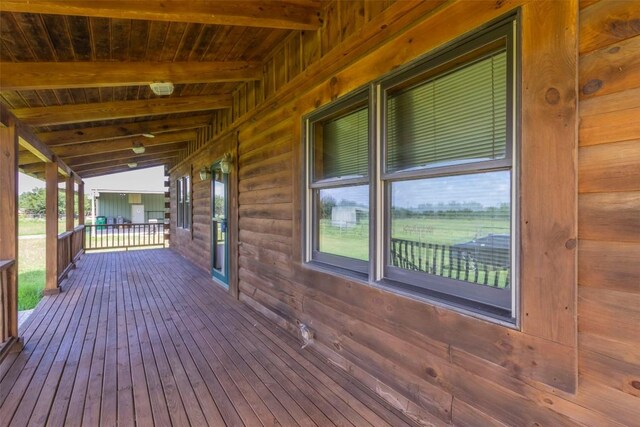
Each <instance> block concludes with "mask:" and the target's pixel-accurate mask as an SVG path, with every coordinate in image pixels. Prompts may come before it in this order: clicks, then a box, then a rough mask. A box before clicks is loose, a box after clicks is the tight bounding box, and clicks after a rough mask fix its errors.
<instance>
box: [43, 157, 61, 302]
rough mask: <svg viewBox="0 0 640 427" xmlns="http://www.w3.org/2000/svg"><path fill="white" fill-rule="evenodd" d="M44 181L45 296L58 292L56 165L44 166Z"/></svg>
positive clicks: (52, 163) (48, 164) (51, 163)
mask: <svg viewBox="0 0 640 427" xmlns="http://www.w3.org/2000/svg"><path fill="white" fill-rule="evenodd" d="M44 174H45V179H46V186H47V188H46V241H47V243H46V252H47V254H46V258H47V262H46V265H47V272H46V281H45V287H44V294H45V295H52V294H56V293H58V292H60V288H59V287H58V163H57V162H55V161H54V162H49V163H46V164H45V168H44Z"/></svg>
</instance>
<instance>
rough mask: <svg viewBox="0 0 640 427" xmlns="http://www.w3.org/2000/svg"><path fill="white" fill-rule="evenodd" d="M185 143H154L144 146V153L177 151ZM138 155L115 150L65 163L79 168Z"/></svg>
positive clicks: (74, 158)
mask: <svg viewBox="0 0 640 427" xmlns="http://www.w3.org/2000/svg"><path fill="white" fill-rule="evenodd" d="M185 146H186V143H184V142H176V143H173V144H164V145H156V146H154V147H148V148H146V150H145V152H144V155H150V154H155V155H158V154H164V153H169V152H172V151H179V150H182V149H183V148H185ZM137 156H140V154H135V153H134V152H133V151H129V150H123V151H115V152H112V153H108V154H105V155H100V156H96V155H91V154H88V155H86V156H78V157H72V158H70V159H67V164H68V165H69V166H71V167H72V168H74V170H75V169H80V168H82V167H84V166H86V165H92V164H96V163H102V162H104V161H105V160H107V159H108V160H125V159H133V158H134V157H137Z"/></svg>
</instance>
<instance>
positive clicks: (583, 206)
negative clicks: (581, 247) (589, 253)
mask: <svg viewBox="0 0 640 427" xmlns="http://www.w3.org/2000/svg"><path fill="white" fill-rule="evenodd" d="M579 210H580V227H579V236H580V238H581V239H589V240H603V241H615V242H636V243H637V242H640V192H638V191H633V192H619V193H588V194H582V195H581V196H580V200H579Z"/></svg>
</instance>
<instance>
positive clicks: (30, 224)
mask: <svg viewBox="0 0 640 427" xmlns="http://www.w3.org/2000/svg"><path fill="white" fill-rule="evenodd" d="M76 223H77V220H76ZM65 230H66V222H65V220H64V219H61V220H59V221H58V233H62V232H64V231H65ZM44 233H45V220H44V218H43V219H35V218H23V217H19V218H18V235H20V236H34V235H38V234H44Z"/></svg>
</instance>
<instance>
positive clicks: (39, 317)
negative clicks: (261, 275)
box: [0, 249, 411, 426]
mask: <svg viewBox="0 0 640 427" xmlns="http://www.w3.org/2000/svg"><path fill="white" fill-rule="evenodd" d="M63 289H64V292H62V293H61V294H59V295H56V296H51V297H45V299H44V300H43V301H42V302H41V303H40V305H39V306H38V307H37V309H36V310H35V312H34V313H33V314H32V315H31V316H30V317H29V319H28V320H27V321H26V322H25V324H24V325H23V326H22V330H21V335H22V336H23V337H24V341H25V347H24V349H23V351H21V352H20V353H13V354H10V355H8V357H7V358H6V359H5V360H4V361H3V362H2V364H0V379H1V380H0V424H1V425H27V424H30V425H43V424H48V425H54V426H56V425H70V426H73V425H105V426H106V425H115V424H116V423H118V424H120V425H132V424H133V423H134V422H135V423H137V424H140V425H151V424H155V425H162V426H164V425H175V426H186V425H214V426H222V425H232V426H238V425H250V426H257V425H283V426H293V425H301V426H311V425H319V426H327V425H345V426H350V425H353V426H365V425H374V426H382V425H392V426H403V425H411V423H410V421H408V420H407V419H406V418H405V417H403V416H402V415H401V414H400V413H399V412H397V411H395V410H394V409H391V408H390V407H389V406H388V405H387V404H386V403H384V402H383V401H381V400H380V399H379V398H378V397H376V396H375V395H374V394H373V393H372V392H370V391H369V390H368V389H366V388H365V387H364V386H362V385H361V384H359V383H357V382H356V381H355V380H353V379H351V378H350V377H348V376H347V375H346V374H345V373H343V372H341V371H339V370H337V368H335V367H333V366H330V365H329V364H327V363H326V362H324V361H323V360H322V359H321V358H320V357H318V356H316V355H315V354H314V353H313V351H309V350H301V349H300V344H299V343H298V342H297V340H295V339H294V338H293V337H291V336H290V335H289V334H287V333H286V332H284V331H283V330H281V329H279V328H278V327H277V326H276V325H274V324H273V323H271V322H270V321H269V320H267V319H265V318H264V317H262V316H261V315H259V314H257V313H255V312H253V311H252V310H250V309H249V308H247V307H246V306H245V305H243V304H241V303H239V302H237V301H234V300H233V299H231V298H230V297H229V296H228V295H227V294H226V292H225V291H223V290H222V289H221V288H219V287H218V286H217V285H215V284H214V283H213V282H212V281H211V279H210V278H209V277H208V276H207V274H206V273H205V272H203V271H201V270H199V269H198V268H196V267H195V266H194V265H193V264H191V263H190V262H189V261H186V260H185V259H183V258H182V257H180V256H179V255H177V254H176V253H174V252H172V251H171V250H168V249H157V250H144V251H130V252H110V253H99V254H88V255H85V256H84V257H83V258H82V260H81V262H80V263H79V265H78V268H77V269H76V270H75V271H74V272H73V274H72V275H71V276H70V277H69V278H68V279H67V281H66V282H65V283H64V284H63Z"/></svg>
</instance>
